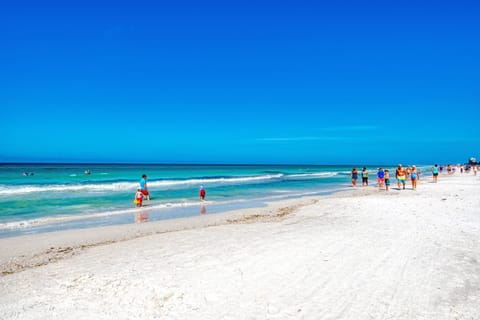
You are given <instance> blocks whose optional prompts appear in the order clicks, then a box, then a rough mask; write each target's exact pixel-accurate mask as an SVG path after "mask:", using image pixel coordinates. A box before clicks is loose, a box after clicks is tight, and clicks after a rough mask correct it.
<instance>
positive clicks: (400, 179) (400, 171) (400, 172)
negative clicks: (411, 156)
mask: <svg viewBox="0 0 480 320" xmlns="http://www.w3.org/2000/svg"><path fill="white" fill-rule="evenodd" d="M395 178H397V186H398V190H400V184H401V185H402V186H403V190H405V182H406V181H405V180H406V179H407V173H406V171H405V169H404V168H403V167H402V165H401V164H399V165H398V167H397V170H395Z"/></svg>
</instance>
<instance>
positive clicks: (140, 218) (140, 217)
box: [135, 211, 148, 223]
mask: <svg viewBox="0 0 480 320" xmlns="http://www.w3.org/2000/svg"><path fill="white" fill-rule="evenodd" d="M147 221H148V213H147V212H145V211H138V212H137V213H136V214H135V222H136V223H142V222H147Z"/></svg>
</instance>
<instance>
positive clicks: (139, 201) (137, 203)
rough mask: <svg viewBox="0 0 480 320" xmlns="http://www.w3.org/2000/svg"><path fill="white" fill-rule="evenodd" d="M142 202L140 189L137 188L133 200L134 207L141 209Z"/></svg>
mask: <svg viewBox="0 0 480 320" xmlns="http://www.w3.org/2000/svg"><path fill="white" fill-rule="evenodd" d="M142 202H143V192H142V189H140V188H138V189H137V192H136V193H135V199H134V200H133V203H135V207H141V206H142Z"/></svg>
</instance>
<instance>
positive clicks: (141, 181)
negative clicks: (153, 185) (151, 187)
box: [140, 174, 150, 200]
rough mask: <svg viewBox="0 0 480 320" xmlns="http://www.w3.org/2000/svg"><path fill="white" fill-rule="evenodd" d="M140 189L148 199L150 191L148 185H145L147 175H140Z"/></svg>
mask: <svg viewBox="0 0 480 320" xmlns="http://www.w3.org/2000/svg"><path fill="white" fill-rule="evenodd" d="M140 189H141V190H142V193H143V195H144V196H145V197H147V200H150V193H149V192H148V186H147V175H146V174H144V175H143V176H142V179H141V180H140Z"/></svg>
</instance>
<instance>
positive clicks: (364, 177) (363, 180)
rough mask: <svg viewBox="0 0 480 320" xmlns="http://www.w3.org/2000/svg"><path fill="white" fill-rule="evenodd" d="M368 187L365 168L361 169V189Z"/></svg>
mask: <svg viewBox="0 0 480 320" xmlns="http://www.w3.org/2000/svg"><path fill="white" fill-rule="evenodd" d="M363 186H368V171H367V168H366V167H363V170H362V187H363Z"/></svg>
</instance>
